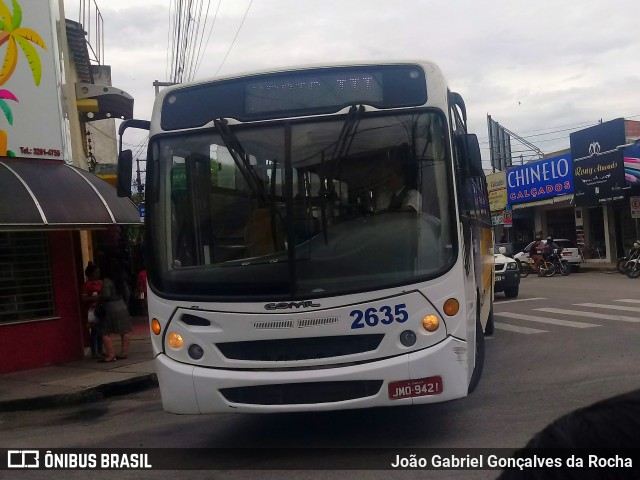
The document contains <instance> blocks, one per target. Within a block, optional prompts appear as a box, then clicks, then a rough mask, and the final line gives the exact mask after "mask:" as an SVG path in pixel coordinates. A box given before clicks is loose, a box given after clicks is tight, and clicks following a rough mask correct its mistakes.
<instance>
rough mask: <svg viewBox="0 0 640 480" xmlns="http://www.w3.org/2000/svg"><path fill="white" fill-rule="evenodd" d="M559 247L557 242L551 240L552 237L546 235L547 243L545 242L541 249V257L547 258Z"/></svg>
mask: <svg viewBox="0 0 640 480" xmlns="http://www.w3.org/2000/svg"><path fill="white" fill-rule="evenodd" d="M559 248H560V247H559V246H558V244H557V243H555V242H554V241H553V237H552V236H551V235H549V236H548V237H547V243H545V245H544V248H543V249H542V258H544V259H545V260H549V257H550V256H551V255H553V254H554V253H555V252H556V250H558V249H559Z"/></svg>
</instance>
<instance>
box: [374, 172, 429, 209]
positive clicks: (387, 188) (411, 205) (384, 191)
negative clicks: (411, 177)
mask: <svg viewBox="0 0 640 480" xmlns="http://www.w3.org/2000/svg"><path fill="white" fill-rule="evenodd" d="M383 180H384V182H385V183H384V185H383V186H382V187H381V189H380V190H379V191H378V192H377V193H376V211H378V212H379V211H412V212H421V211H422V195H421V194H420V192H418V190H417V189H416V188H415V187H414V186H413V185H411V184H410V183H409V182H407V181H405V178H404V175H402V172H401V171H400V170H399V169H396V168H392V167H391V166H389V165H388V164H387V167H386V172H385V174H384V177H383Z"/></svg>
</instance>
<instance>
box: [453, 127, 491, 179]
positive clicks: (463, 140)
mask: <svg viewBox="0 0 640 480" xmlns="http://www.w3.org/2000/svg"><path fill="white" fill-rule="evenodd" d="M455 141H456V149H457V151H458V166H459V168H460V170H461V171H462V173H463V175H465V176H468V177H481V176H482V174H483V173H484V172H483V170H482V158H481V157H480V145H479V143H478V137H477V136H476V135H474V134H471V133H468V134H464V135H456V137H455Z"/></svg>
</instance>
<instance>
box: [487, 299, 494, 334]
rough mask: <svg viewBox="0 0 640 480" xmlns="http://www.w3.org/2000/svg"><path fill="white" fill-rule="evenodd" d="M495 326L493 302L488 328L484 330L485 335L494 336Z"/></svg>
mask: <svg viewBox="0 0 640 480" xmlns="http://www.w3.org/2000/svg"><path fill="white" fill-rule="evenodd" d="M494 329H495V326H494V325H493V302H491V309H490V310H489V320H487V327H486V328H485V329H484V334H485V335H493V330H494Z"/></svg>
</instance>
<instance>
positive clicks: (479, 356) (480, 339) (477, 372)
mask: <svg viewBox="0 0 640 480" xmlns="http://www.w3.org/2000/svg"><path fill="white" fill-rule="evenodd" d="M475 350H476V354H475V357H476V361H475V364H474V366H473V373H472V374H471V380H470V381H469V394H471V393H473V391H474V390H475V389H476V387H477V386H478V383H480V377H481V376H482V368H483V367H484V332H483V331H482V324H481V323H480V314H479V313H478V316H477V317H476V349H475Z"/></svg>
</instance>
